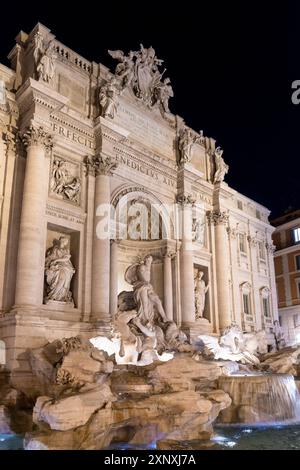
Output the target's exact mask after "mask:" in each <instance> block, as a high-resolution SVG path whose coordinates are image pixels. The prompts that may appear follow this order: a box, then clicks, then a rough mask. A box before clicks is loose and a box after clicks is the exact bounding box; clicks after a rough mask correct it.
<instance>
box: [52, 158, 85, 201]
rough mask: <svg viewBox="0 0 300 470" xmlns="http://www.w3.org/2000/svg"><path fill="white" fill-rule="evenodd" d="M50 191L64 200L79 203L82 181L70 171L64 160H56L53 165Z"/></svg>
mask: <svg viewBox="0 0 300 470" xmlns="http://www.w3.org/2000/svg"><path fill="white" fill-rule="evenodd" d="M50 190H51V191H52V192H53V193H56V194H58V195H60V196H61V197H62V198H63V199H68V200H70V201H72V202H75V203H77V204H78V203H79V196H80V190H81V181H80V178H79V177H77V176H73V175H71V174H70V173H69V171H68V164H67V162H65V161H64V160H60V159H58V158H57V159H55V160H54V162H53V165H52V172H51V179H50Z"/></svg>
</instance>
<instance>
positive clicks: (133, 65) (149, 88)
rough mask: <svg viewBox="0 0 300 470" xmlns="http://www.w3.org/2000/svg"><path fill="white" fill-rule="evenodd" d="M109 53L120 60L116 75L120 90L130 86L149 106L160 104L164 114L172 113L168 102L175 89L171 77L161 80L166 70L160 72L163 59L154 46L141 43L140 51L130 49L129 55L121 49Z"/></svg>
mask: <svg viewBox="0 0 300 470" xmlns="http://www.w3.org/2000/svg"><path fill="white" fill-rule="evenodd" d="M108 53H109V54H110V55H111V57H113V58H114V59H117V60H118V61H119V63H118V64H117V66H116V69H115V77H116V78H117V80H118V82H119V88H120V90H122V91H123V90H124V89H125V88H129V89H130V90H131V91H132V92H133V93H134V95H135V96H136V97H137V98H138V99H140V100H141V101H143V102H144V103H145V104H146V105H147V106H148V107H149V108H153V107H154V106H159V107H160V109H161V112H162V114H163V115H164V114H169V113H170V111H169V104H168V102H169V98H171V97H173V95H174V93H173V89H172V87H171V85H170V79H169V78H166V79H165V80H164V81H163V82H162V80H161V79H162V76H163V74H164V72H165V70H164V71H163V72H160V71H159V68H158V66H160V65H162V63H163V61H162V60H160V59H157V57H156V55H155V50H154V49H153V47H149V48H148V49H147V48H145V47H144V46H143V44H141V45H140V51H135V52H133V51H130V52H129V54H128V56H126V55H125V54H124V52H123V51H120V50H116V51H110V50H109V51H108Z"/></svg>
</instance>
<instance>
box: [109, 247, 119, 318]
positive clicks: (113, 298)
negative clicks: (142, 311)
mask: <svg viewBox="0 0 300 470" xmlns="http://www.w3.org/2000/svg"><path fill="white" fill-rule="evenodd" d="M117 310H118V241H117V240H111V244H110V307H109V311H110V316H111V318H112V317H113V316H114V315H115V314H116V313H117Z"/></svg>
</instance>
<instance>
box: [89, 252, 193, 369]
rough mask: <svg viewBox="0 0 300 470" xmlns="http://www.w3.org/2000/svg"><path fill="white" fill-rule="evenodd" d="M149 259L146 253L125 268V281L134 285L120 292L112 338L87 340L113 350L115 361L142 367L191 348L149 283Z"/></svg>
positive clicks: (101, 348)
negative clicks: (129, 289) (128, 290)
mask: <svg viewBox="0 0 300 470" xmlns="http://www.w3.org/2000/svg"><path fill="white" fill-rule="evenodd" d="M152 261H153V258H152V256H151V255H147V256H146V257H145V258H144V260H143V261H142V262H140V263H134V264H133V265H131V266H129V267H128V268H127V270H126V272H125V280H126V281H127V282H128V283H129V284H131V285H132V286H133V291H131V292H122V293H121V294H120V295H119V304H118V308H119V310H118V312H117V314H116V316H115V319H114V321H113V336H112V340H108V339H107V338H103V337H96V338H92V339H91V340H90V341H91V342H92V344H93V345H94V346H95V347H96V348H98V349H100V350H105V351H107V352H108V353H110V354H111V353H112V351H113V352H114V354H115V359H116V362H117V364H135V365H138V366H142V365H147V364H151V363H152V362H153V361H155V360H160V361H167V360H170V359H172V358H173V352H174V351H181V352H184V351H191V350H192V349H193V348H192V347H191V345H190V344H189V343H188V341H187V337H186V335H185V334H184V333H183V332H182V331H181V330H179V328H178V327H177V326H176V324H175V323H174V322H172V321H168V320H167V317H166V314H165V311H164V309H163V306H162V303H161V300H160V298H159V297H158V295H157V293H156V292H155V291H154V289H153V286H152V284H151V282H150V281H151V265H152ZM168 351H169V352H168Z"/></svg>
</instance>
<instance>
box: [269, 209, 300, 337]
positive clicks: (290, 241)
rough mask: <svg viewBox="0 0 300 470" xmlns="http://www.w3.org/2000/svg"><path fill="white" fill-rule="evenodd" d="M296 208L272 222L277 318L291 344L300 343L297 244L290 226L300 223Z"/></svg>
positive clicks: (298, 251)
mask: <svg viewBox="0 0 300 470" xmlns="http://www.w3.org/2000/svg"><path fill="white" fill-rule="evenodd" d="M299 215H300V214H299V211H294V212H291V213H289V214H286V215H285V216H282V217H281V218H279V219H276V220H275V221H274V222H273V223H274V225H276V230H275V232H274V235H273V240H274V243H275V245H276V251H275V259H274V261H275V273H276V285H277V292H278V302H279V303H278V306H279V318H280V322H281V325H282V328H283V330H284V333H285V335H286V338H287V340H288V342H289V343H290V344H294V343H299V342H300V335H299V327H298V326H297V325H298V323H297V322H298V320H297V319H298V318H299V320H300V291H299V288H298V283H300V270H297V265H296V256H297V255H300V248H299V245H298V244H297V243H295V241H294V237H293V230H294V229H295V228H297V227H300V217H299Z"/></svg>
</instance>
